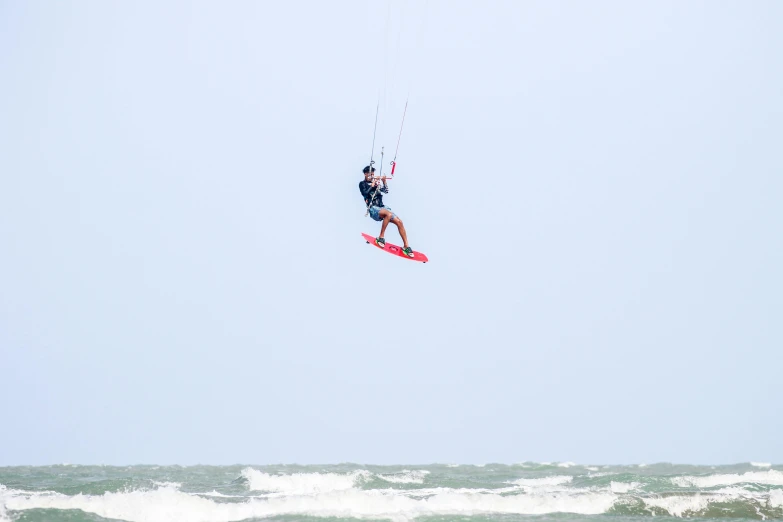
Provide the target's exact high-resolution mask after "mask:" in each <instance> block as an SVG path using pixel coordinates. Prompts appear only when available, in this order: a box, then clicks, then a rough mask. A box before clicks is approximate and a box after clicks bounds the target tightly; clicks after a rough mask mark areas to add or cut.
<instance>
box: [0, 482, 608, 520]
mask: <svg viewBox="0 0 783 522" xmlns="http://www.w3.org/2000/svg"><path fill="white" fill-rule="evenodd" d="M615 499H616V497H615V496H614V495H612V494H609V493H595V492H590V493H577V494H554V495H552V494H546V495H540V494H521V495H509V496H501V495H498V494H494V493H479V492H477V491H476V490H453V489H448V488H439V491H438V492H437V493H435V494H434V495H432V496H429V497H428V498H422V499H417V498H411V497H410V496H408V495H407V491H405V490H357V489H345V490H332V491H328V492H326V493H318V494H309V495H295V496H289V497H278V498H269V499H251V500H248V501H247V502H242V503H234V502H230V503H226V502H215V501H213V500H211V499H208V498H203V497H200V496H198V495H191V494H187V493H183V492H181V491H179V490H176V489H174V488H158V489H154V490H148V491H129V492H121V493H120V492H118V493H105V494H103V495H100V496H92V495H74V496H67V495H62V494H59V493H48V494H40V493H30V492H14V494H13V495H11V496H10V497H8V498H7V508H8V509H11V510H18V511H24V510H29V509H61V510H82V511H85V512H88V513H93V514H96V515H98V516H101V517H104V518H111V519H116V520H126V521H129V522H142V521H143V522H175V521H176V522H233V521H239V520H245V519H253V518H268V517H275V516H281V515H307V516H317V517H341V518H351V517H353V518H364V519H367V518H369V519H377V518H384V519H391V520H393V521H396V522H407V521H410V520H413V519H415V518H416V517H421V516H471V515H476V514H530V515H537V514H547V513H558V512H563V513H577V514H585V515H593V514H601V513H605V512H606V511H608V510H609V509H611V507H612V506H613V505H614V502H615Z"/></svg>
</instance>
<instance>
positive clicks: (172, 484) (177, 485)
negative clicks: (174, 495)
mask: <svg viewBox="0 0 783 522" xmlns="http://www.w3.org/2000/svg"><path fill="white" fill-rule="evenodd" d="M152 483H153V484H154V485H155V486H158V487H161V488H173V489H180V488H181V487H182V484H180V483H179V482H158V481H157V480H153V481H152Z"/></svg>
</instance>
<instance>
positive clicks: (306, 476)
mask: <svg viewBox="0 0 783 522" xmlns="http://www.w3.org/2000/svg"><path fill="white" fill-rule="evenodd" d="M242 476H243V477H245V479H247V482H248V488H249V489H250V490H252V491H271V492H277V493H287V494H291V495H303V494H304V495H306V494H312V493H324V492H327V491H343V490H346V489H352V488H354V487H355V486H356V484H357V482H358V481H360V480H364V479H367V478H369V477H370V476H371V473H370V472H369V471H364V470H360V471H354V472H351V473H344V474H341V473H293V474H291V475H270V474H268V473H264V472H263V471H258V470H255V469H253V468H245V469H243V470H242Z"/></svg>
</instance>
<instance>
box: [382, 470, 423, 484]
mask: <svg viewBox="0 0 783 522" xmlns="http://www.w3.org/2000/svg"><path fill="white" fill-rule="evenodd" d="M429 474H430V472H429V471H427V470H415V471H410V470H407V469H404V470H402V471H401V472H399V473H390V474H387V475H378V478H379V479H381V480H385V481H386V482H391V483H393V484H424V478H425V477H426V476H427V475H429Z"/></svg>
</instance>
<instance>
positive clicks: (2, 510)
mask: <svg viewBox="0 0 783 522" xmlns="http://www.w3.org/2000/svg"><path fill="white" fill-rule="evenodd" d="M6 491H7V489H6V487H5V486H4V485H2V484H0V522H11V517H9V516H8V511H7V510H6V507H5V492H6Z"/></svg>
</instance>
